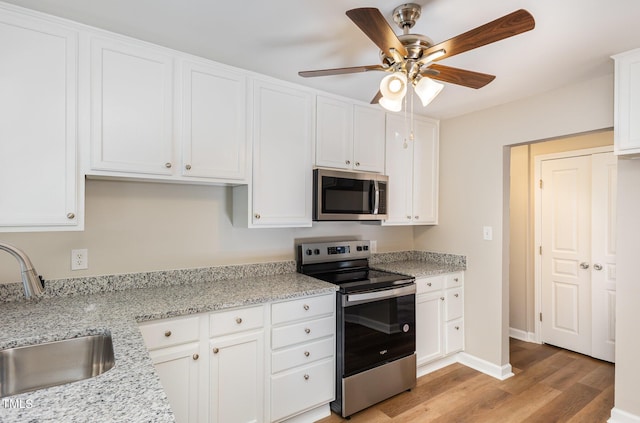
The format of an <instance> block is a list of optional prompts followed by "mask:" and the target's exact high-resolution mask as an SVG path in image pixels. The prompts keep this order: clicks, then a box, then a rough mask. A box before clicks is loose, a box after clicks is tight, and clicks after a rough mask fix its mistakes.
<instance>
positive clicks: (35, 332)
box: [0, 273, 337, 423]
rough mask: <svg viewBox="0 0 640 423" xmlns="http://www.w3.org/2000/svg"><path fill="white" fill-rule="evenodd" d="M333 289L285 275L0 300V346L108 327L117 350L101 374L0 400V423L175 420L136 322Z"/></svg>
mask: <svg viewBox="0 0 640 423" xmlns="http://www.w3.org/2000/svg"><path fill="white" fill-rule="evenodd" d="M336 289H337V287H336V286H335V285H332V284H329V283H326V282H322V281H320V280H317V279H314V278H311V277H308V276H304V275H301V274H298V273H288V274H281V275H272V276H260V277H247V278H240V279H228V280H220V281H214V282H210V281H206V282H200V283H192V284H187V285H174V286H165V287H157V288H144V289H129V290H123V291H117V292H109V293H94V294H90V295H75V296H67V297H57V298H56V297H54V298H47V299H43V300H41V301H35V302H33V301H18V302H9V303H0V316H1V319H2V323H1V324H0V349H6V348H11V347H14V346H23V345H31V344H38V343H42V342H47V341H55V340H61V339H67V338H72V337H76V336H82V335H88V334H95V333H111V336H112V339H113V348H114V354H115V366H114V367H113V368H112V369H111V370H109V371H107V372H105V373H103V374H102V375H99V376H96V377H94V378H90V379H86V380H82V381H78V382H73V383H69V384H65V385H60V386H55V387H51V388H45V389H40V390H37V391H33V392H27V393H24V394H18V395H14V396H11V397H5V398H2V399H0V422H3V423H10V422H16V423H18V422H20V423H23V422H56V423H58V422H125V421H126V422H173V421H174V417H173V412H172V411H171V409H170V406H169V402H168V401H167V397H166V395H165V393H164V390H163V389H162V386H161V385H160V381H159V379H158V376H157V374H156V373H155V370H154V368H153V364H152V362H151V359H150V358H149V353H148V351H147V348H146V347H145V345H144V342H143V340H142V336H141V334H140V331H139V329H138V323H139V322H142V321H147V320H154V319H163V318H168V317H174V316H182V315H188V314H194V313H201V312H210V311H215V310H221V309H225V308H231V307H238V306H246V305H250V304H259V303H266V302H271V301H277V300H285V299H289V298H296V297H301V296H307V295H317V294H323V293H330V292H334V291H335V290H336Z"/></svg>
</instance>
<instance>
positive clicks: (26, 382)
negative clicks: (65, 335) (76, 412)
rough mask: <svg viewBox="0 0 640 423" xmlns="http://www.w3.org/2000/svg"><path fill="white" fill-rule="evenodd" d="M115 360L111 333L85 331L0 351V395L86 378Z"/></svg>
mask: <svg viewBox="0 0 640 423" xmlns="http://www.w3.org/2000/svg"><path fill="white" fill-rule="evenodd" d="M114 364H115V360H114V358H113V343H112V342H111V335H89V336H82V337H79V338H71V339H65V340H63V341H55V342H46V343H42V344H36V345H29V346H25V347H16V348H10V349H6V350H2V351H0V398H2V397H6V396H9V395H15V394H19V393H22V392H29V391H35V390H36V389H41V388H46V387H49V386H56V385H62V384H65V383H69V382H75V381H78V380H82V379H88V378H91V377H94V376H97V375H99V374H102V373H104V372H106V371H107V370H109V369H111V368H112V367H113V366H114Z"/></svg>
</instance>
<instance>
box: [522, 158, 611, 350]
mask: <svg viewBox="0 0 640 423" xmlns="http://www.w3.org/2000/svg"><path fill="white" fill-rule="evenodd" d="M610 152H613V146H605V147H594V148H585V149H581V150H570V151H563V152H560V153H551V154H541V155H539V156H536V157H535V165H534V177H533V181H532V182H533V184H534V223H533V225H534V241H533V242H534V244H533V245H534V248H533V256H534V266H533V269H534V272H533V273H534V275H533V276H534V277H533V280H534V293H535V301H534V319H533V320H534V322H535V329H534V330H535V332H534V340H535V342H536V343H538V344H541V343H542V322H541V321H540V313H541V312H542V280H541V279H542V275H541V274H542V260H541V259H540V253H539V248H540V246H541V243H542V204H541V195H542V193H541V190H540V186H539V184H538V181H539V180H540V178H541V176H542V162H543V161H545V160H554V159H566V158H570V157H579V156H591V155H593V154H598V153H610Z"/></svg>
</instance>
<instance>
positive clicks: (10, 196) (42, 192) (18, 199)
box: [0, 11, 84, 231]
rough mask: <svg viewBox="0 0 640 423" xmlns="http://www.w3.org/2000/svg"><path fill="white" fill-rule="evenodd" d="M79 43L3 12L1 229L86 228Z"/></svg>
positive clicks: (0, 29)
mask: <svg viewBox="0 0 640 423" xmlns="http://www.w3.org/2000/svg"><path fill="white" fill-rule="evenodd" d="M77 44H78V43H77V33H75V32H73V31H70V30H67V29H65V28H60V27H58V26H56V25H53V24H50V23H48V22H44V21H39V20H36V19H26V18H24V17H22V16H20V15H14V14H11V13H9V12H6V11H3V12H1V13H0V93H1V94H0V116H2V118H1V119H0V193H2V194H1V195H0V231H29V230H38V231H42V230H65V229H82V227H81V225H82V219H81V215H82V212H83V210H82V207H83V204H82V198H83V195H84V193H83V191H84V186H83V185H82V184H83V183H82V179H81V178H79V176H78V163H77V159H76V155H77V153H76V149H77V118H76V115H77V90H78V88H77V84H78V82H77V67H78V51H77ZM74 226H75V227H74Z"/></svg>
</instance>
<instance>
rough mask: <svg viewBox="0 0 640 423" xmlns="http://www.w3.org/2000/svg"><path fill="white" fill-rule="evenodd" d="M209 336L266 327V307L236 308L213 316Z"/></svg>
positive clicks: (210, 321)
mask: <svg viewBox="0 0 640 423" xmlns="http://www.w3.org/2000/svg"><path fill="white" fill-rule="evenodd" d="M209 319H210V320H209V323H210V324H209V336H220V335H228V334H230V333H236V332H242V331H245V330H250V329H256V328H261V327H262V326H263V325H264V306H256V307H247V308H236V309H233V310H229V311H221V312H218V313H213V314H211V316H210V318H209Z"/></svg>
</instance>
